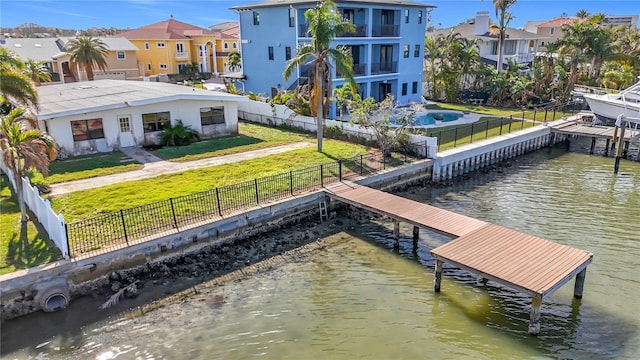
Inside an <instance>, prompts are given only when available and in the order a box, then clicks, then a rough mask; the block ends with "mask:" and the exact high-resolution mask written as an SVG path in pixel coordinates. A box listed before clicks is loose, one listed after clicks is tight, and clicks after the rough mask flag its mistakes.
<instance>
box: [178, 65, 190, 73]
mask: <svg viewBox="0 0 640 360" xmlns="http://www.w3.org/2000/svg"><path fill="white" fill-rule="evenodd" d="M187 65H189V64H185V63H181V64H178V72H181V71H182V69H184V68H186V67H187Z"/></svg>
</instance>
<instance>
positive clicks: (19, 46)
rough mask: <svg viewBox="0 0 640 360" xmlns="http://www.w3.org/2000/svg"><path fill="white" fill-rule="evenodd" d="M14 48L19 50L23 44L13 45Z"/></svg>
mask: <svg viewBox="0 0 640 360" xmlns="http://www.w3.org/2000/svg"><path fill="white" fill-rule="evenodd" d="M13 46H15V47H17V48H21V47H22V44H13Z"/></svg>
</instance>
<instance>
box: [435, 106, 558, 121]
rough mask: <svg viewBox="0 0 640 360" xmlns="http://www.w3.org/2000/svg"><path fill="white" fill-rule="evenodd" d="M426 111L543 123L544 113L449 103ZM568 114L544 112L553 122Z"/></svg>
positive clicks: (551, 111) (547, 118)
mask: <svg viewBox="0 0 640 360" xmlns="http://www.w3.org/2000/svg"><path fill="white" fill-rule="evenodd" d="M427 109H447V110H458V111H471V112H474V113H476V114H485V115H492V116H497V117H505V118H508V117H512V118H513V119H522V118H524V119H525V120H531V121H533V120H535V121H536V122H538V121H544V120H545V111H544V110H542V111H534V110H533V109H526V110H523V109H518V108H497V107H493V106H486V105H470V104H449V103H436V104H435V105H429V106H427ZM567 115H569V113H563V112H559V111H558V112H555V113H554V112H553V110H549V111H547V112H546V120H547V121H553V120H559V119H560V118H561V117H562V116H567Z"/></svg>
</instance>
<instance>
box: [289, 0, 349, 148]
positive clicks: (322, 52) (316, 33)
mask: <svg viewBox="0 0 640 360" xmlns="http://www.w3.org/2000/svg"><path fill="white" fill-rule="evenodd" d="M304 18H305V20H306V21H307V23H308V25H309V30H308V31H309V33H310V34H311V42H310V43H308V44H304V45H302V46H301V47H300V48H298V50H297V53H296V56H295V57H293V58H292V59H291V60H289V62H288V63H287V66H286V68H285V69H284V72H283V76H284V78H285V80H289V77H291V74H292V73H293V72H294V71H295V69H296V68H297V66H300V65H305V64H311V65H312V66H313V70H314V81H313V91H312V92H311V95H310V96H309V102H310V103H311V104H314V105H315V107H314V108H312V109H311V112H312V115H313V116H315V118H316V127H317V128H318V132H317V135H318V152H322V132H323V126H324V116H325V113H326V110H327V109H328V105H329V104H328V99H329V95H330V94H329V91H330V89H331V87H332V82H331V77H332V76H331V68H332V67H333V66H335V68H336V72H337V73H338V74H340V75H341V76H342V77H344V78H345V80H346V82H348V83H351V84H352V85H353V86H354V88H355V87H356V84H355V81H354V79H353V69H352V67H353V57H352V56H351V54H350V53H349V51H348V50H347V49H346V48H344V47H339V48H337V49H334V48H331V42H332V41H333V39H334V38H335V37H336V35H337V34H343V33H349V32H354V31H355V25H353V24H351V23H350V22H348V21H345V20H343V19H342V17H341V16H340V14H338V12H337V11H336V5H335V3H333V2H332V1H326V2H323V3H322V4H321V5H320V6H319V7H317V8H315V9H309V10H307V11H305V13H304ZM325 85H326V88H325ZM327 90H328V91H327Z"/></svg>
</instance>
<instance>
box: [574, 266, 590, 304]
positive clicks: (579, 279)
mask: <svg viewBox="0 0 640 360" xmlns="http://www.w3.org/2000/svg"><path fill="white" fill-rule="evenodd" d="M586 275H587V268H584V269H582V271H580V272H579V273H578V275H576V284H575V286H574V287H573V297H574V298H576V299H582V289H584V278H585V276H586Z"/></svg>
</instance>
